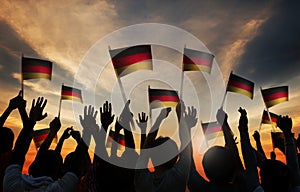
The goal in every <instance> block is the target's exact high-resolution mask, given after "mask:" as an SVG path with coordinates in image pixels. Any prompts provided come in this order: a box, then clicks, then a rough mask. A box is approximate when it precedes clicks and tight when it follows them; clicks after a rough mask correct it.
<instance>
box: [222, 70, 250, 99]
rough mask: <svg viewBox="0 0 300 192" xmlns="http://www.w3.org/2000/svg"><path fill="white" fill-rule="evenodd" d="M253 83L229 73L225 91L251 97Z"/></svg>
mask: <svg viewBox="0 0 300 192" xmlns="http://www.w3.org/2000/svg"><path fill="white" fill-rule="evenodd" d="M253 90H254V83H253V82H251V81H249V80H247V79H244V78H242V77H240V76H237V75H234V74H233V73H231V74H230V76H229V80H228V84H227V89H226V91H230V92H235V93H240V94H243V95H246V96H247V97H249V98H251V99H253Z"/></svg>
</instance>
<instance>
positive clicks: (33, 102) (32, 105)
mask: <svg viewBox="0 0 300 192" xmlns="http://www.w3.org/2000/svg"><path fill="white" fill-rule="evenodd" d="M34 105H35V99H33V100H32V103H31V109H32V108H34Z"/></svg>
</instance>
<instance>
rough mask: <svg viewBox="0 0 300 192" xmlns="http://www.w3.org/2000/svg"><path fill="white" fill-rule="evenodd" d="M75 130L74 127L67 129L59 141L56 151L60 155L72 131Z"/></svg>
mask: <svg viewBox="0 0 300 192" xmlns="http://www.w3.org/2000/svg"><path fill="white" fill-rule="evenodd" d="M72 130H73V127H68V128H67V129H65V131H64V133H63V134H62V136H61V137H60V138H59V141H58V143H57V145H56V147H55V151H56V152H58V153H61V149H62V146H63V144H64V142H65V140H66V139H68V138H69V137H70V136H71V131H72Z"/></svg>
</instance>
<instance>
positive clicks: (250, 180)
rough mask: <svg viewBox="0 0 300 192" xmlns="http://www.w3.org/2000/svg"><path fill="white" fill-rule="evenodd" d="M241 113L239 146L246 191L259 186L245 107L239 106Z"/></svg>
mask: <svg viewBox="0 0 300 192" xmlns="http://www.w3.org/2000/svg"><path fill="white" fill-rule="evenodd" d="M239 112H240V114H241V116H240V120H239V127H238V128H239V131H240V135H241V146H242V153H243V157H244V163H245V167H246V177H247V191H253V190H255V189H256V188H257V187H259V186H260V184H259V180H258V172H257V168H256V165H257V163H256V157H255V154H254V151H253V148H252V146H251V143H250V138H249V133H248V118H247V112H246V110H245V109H242V108H239Z"/></svg>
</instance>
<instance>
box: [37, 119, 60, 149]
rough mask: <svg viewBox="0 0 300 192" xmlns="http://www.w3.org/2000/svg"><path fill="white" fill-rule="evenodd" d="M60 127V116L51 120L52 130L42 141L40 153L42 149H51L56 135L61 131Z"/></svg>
mask: <svg viewBox="0 0 300 192" xmlns="http://www.w3.org/2000/svg"><path fill="white" fill-rule="evenodd" d="M60 127H61V123H60V119H59V118H58V117H55V118H54V119H53V120H52V121H51V122H50V132H49V134H48V135H47V137H46V139H45V141H44V142H43V143H42V145H41V147H40V149H39V151H38V153H40V152H42V151H47V150H48V149H49V147H50V145H51V143H52V141H53V139H54V137H55V135H56V134H57V132H58V131H59V129H60Z"/></svg>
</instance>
